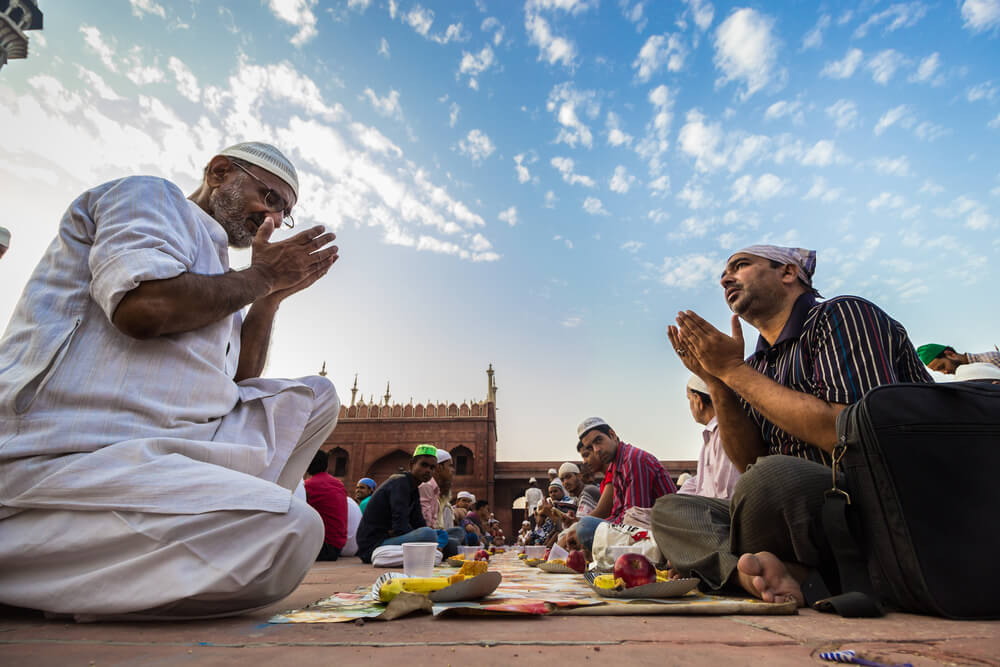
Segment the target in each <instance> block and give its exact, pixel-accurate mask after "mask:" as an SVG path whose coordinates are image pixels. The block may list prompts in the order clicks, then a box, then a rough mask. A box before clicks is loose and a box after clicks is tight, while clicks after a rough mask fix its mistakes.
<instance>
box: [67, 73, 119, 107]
mask: <svg viewBox="0 0 1000 667" xmlns="http://www.w3.org/2000/svg"><path fill="white" fill-rule="evenodd" d="M76 71H77V74H78V75H79V77H80V80H81V81H83V82H84V83H85V84H87V87H88V88H90V89H91V90H93V91H94V92H95V93H96V94H97V96H98V97H100V98H101V99H103V100H110V101H117V100H120V99H122V97H121V95H119V94H118V93H116V92H115V91H114V90H113V89H112V88H111V86H109V85H108V84H107V82H106V81H105V80H104V79H103V78H102V77H101V75H100V74H98V73H97V72H92V71H90V70H89V69H87V68H86V67H82V66H80V65H77V66H76Z"/></svg>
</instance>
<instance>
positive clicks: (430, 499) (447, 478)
mask: <svg viewBox="0 0 1000 667" xmlns="http://www.w3.org/2000/svg"><path fill="white" fill-rule="evenodd" d="M454 474H455V468H454V465H453V464H452V460H451V454H450V453H448V450H447V449H440V448H439V449H438V450H437V467H436V468H435V469H434V475H433V476H432V477H431V478H430V480H429V481H427V482H424V483H423V484H421V485H420V486H419V487H418V489H417V490H418V491H419V493H420V508H421V512H422V513H423V515H424V521H426V522H427V525H428V526H430V527H431V528H434V529H435V530H443V531H445V532H446V533H448V545H447V546H446V547H445V549H444V555H445V557H446V558H447V557H448V556H454V555H455V554H457V553H458V545H459V543H460V542H461V541H462V538H463V537H465V531H464V530H462V527H461V526H456V525H455V512H454V510H453V509H452V508H451V481H452V478H453V477H454Z"/></svg>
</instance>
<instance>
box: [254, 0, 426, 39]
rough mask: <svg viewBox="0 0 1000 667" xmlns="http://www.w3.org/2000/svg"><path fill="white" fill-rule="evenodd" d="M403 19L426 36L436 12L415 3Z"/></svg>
mask: <svg viewBox="0 0 1000 667" xmlns="http://www.w3.org/2000/svg"><path fill="white" fill-rule="evenodd" d="M272 1H273V0H272ZM403 21H404V22H405V23H406V24H408V25H409V26H410V27H411V28H413V29H414V30H415V31H416V32H417V33H418V34H420V35H421V36H423V37H426V36H427V34H428V33H429V32H430V29H431V26H432V25H434V12H433V11H431V10H430V9H426V8H425V7H422V6H420V5H414V6H413V7H412V8H411V9H410V11H409V12H408V13H407V14H406V15H405V16H403Z"/></svg>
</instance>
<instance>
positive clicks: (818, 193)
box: [803, 176, 844, 204]
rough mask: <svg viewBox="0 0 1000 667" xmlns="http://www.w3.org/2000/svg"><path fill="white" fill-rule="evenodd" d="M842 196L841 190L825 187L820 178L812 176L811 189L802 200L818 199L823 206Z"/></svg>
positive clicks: (842, 191) (824, 181)
mask: <svg viewBox="0 0 1000 667" xmlns="http://www.w3.org/2000/svg"><path fill="white" fill-rule="evenodd" d="M843 195H844V189H843V188H833V187H830V186H829V185H827V182H826V179H825V178H823V177H822V176H813V183H812V187H810V188H809V192H807V193H806V195H805V197H803V199H819V200H820V201H821V202H823V203H824V204H832V203H833V202H835V201H837V200H839V199H840V198H841V197H842V196H843Z"/></svg>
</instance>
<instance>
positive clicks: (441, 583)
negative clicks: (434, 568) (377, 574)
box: [378, 577, 451, 602]
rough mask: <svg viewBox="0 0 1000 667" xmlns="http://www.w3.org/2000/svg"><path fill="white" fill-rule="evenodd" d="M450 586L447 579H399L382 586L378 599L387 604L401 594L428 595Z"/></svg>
mask: <svg viewBox="0 0 1000 667" xmlns="http://www.w3.org/2000/svg"><path fill="white" fill-rule="evenodd" d="M450 585H451V581H449V579H448V577H406V578H402V577H400V578H398V579H393V580H392V581H388V582H386V583H385V584H383V585H382V588H380V589H379V591H378V599H379V600H381V601H382V602H389V601H390V600H392V599H393V598H394V597H396V596H397V595H399V594H400V593H403V592H406V593H420V594H421V595H429V594H430V593H433V592H434V591H439V590H441V589H442V588H446V587H448V586H450Z"/></svg>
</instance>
